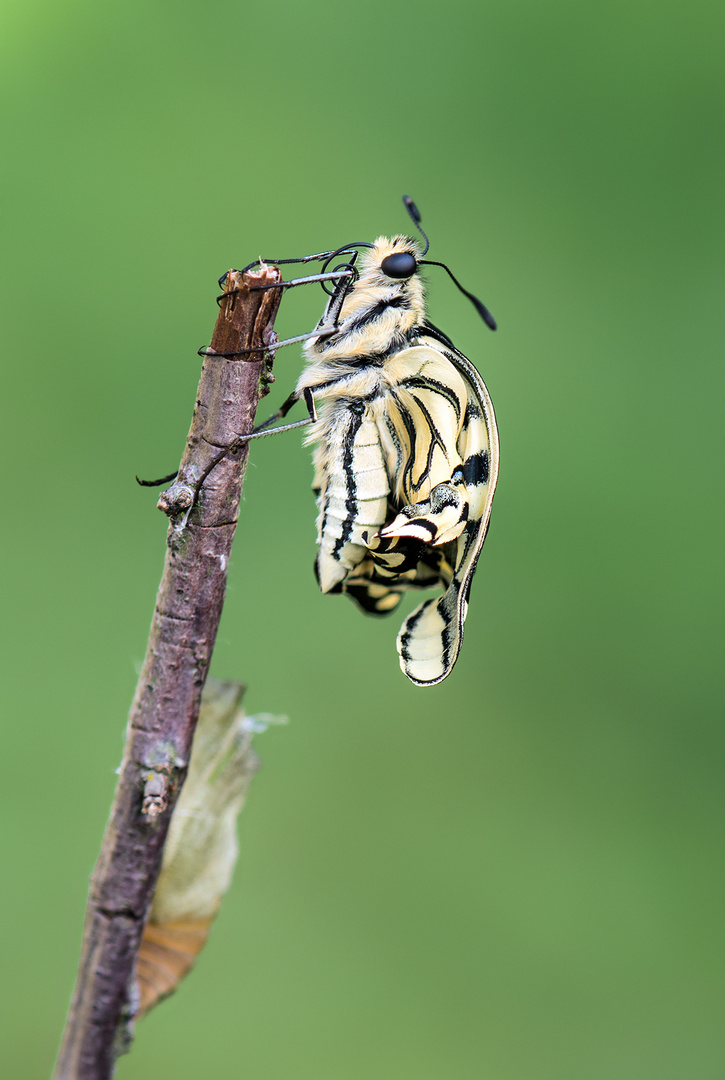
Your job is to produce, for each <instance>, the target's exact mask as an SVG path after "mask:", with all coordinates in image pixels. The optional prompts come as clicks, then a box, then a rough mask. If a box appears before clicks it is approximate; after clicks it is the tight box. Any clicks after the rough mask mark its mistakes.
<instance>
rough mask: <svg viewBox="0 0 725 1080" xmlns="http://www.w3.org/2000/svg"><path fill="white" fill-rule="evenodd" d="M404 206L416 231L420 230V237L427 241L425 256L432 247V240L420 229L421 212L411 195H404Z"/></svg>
mask: <svg viewBox="0 0 725 1080" xmlns="http://www.w3.org/2000/svg"><path fill="white" fill-rule="evenodd" d="M403 206H404V207H405V209H406V210H407V211H408V213H409V214H410V216H411V218H412V219H413V223H414V225H415V227H416V229H417V230H418V232H419V233H420V235H421V236H422V237H423V239H424V240H425V249H424V251H423V254H424V255H425V253H426V251H427V250H428V248H429V247H430V240H429V239H428V237H427V236H426V235H425V233H424V232H423V230H422V229H421V227H420V210H419V209H418V207H417V206H416V205H415V203H414V202H413V200H412V199H411V197H410V195H404V196H403Z"/></svg>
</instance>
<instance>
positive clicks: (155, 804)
mask: <svg viewBox="0 0 725 1080" xmlns="http://www.w3.org/2000/svg"><path fill="white" fill-rule="evenodd" d="M279 280H280V278H279V271H278V270H277V269H276V267H263V268H261V269H260V270H259V271H258V272H256V273H246V274H244V275H242V274H240V273H238V272H236V271H230V273H229V274H228V275H227V279H226V283H225V296H224V297H223V299H222V300H221V304H220V310H219V316H218V319H217V324H216V328H215V331H214V335H213V337H212V341H211V349H213V350H214V351H215V352H216V353H233V352H239V351H241V350H243V349H251V348H253V347H255V346H256V347H259V346H261V345H272V344H273V343H274V340H276V339H275V338H274V335H273V330H272V327H273V324H274V317H275V315H276V312H277V308H278V306H279V301H280V296H281V292H282V290H280V289H266V290H261V291H251V289H250V286H253V285H260V284H270V283H272V282H276V281H279ZM227 294H228V295H227ZM165 302H166V301H165ZM265 364H266V359H265V356H264V353H263V352H253V353H251V354H250V357H249V359H248V360H247V359H244V360H229V359H223V358H220V357H218V356H210V355H209V356H207V357H206V358H205V360H204V364H203V367H202V373H201V379H200V382H199V389H198V395H197V403H196V408H195V410H194V417H193V420H192V424H191V430H190V432H189V436H188V440H187V444H186V450H185V453H184V456H183V458H182V462H181V466H180V469H179V474H178V477H177V479H176V480H175V481H174V483H173V484H172V485H171V487H170V488H169V489H168V491H166V492H164V493H163V495H162V496H161V498H160V500H159V507H160V509H163V510H164V512H165V513H167V514H168V515H169V517H170V518H171V523H170V526H169V533H168V546H167V553H166V562H165V566H164V572H163V576H162V579H161V585H160V586H159V592H158V596H157V600H156V608H155V611H154V616H153V621H152V624H151V632H150V636H149V642H148V649H147V652H146V658H145V661H144V665H143V668H142V671H141V675H140V677H139V681H138V686H137V689H136V695H135V698H134V701H133V704H132V707H131V713H130V717H129V725H128V732H127V737H126V745H125V750H124V755H123V761H122V764H121V769H120V775H119V780H118V785H117V788H116V795H115V799H114V803H113V807H112V810H111V816H110V820H109V823H108V826H107V828H106V833H105V836H104V839H103V845H102V848H101V854H100V856H99V859H98V863H97V864H96V868H95V871H94V873H93V877H92V879H91V888H90V896H89V900H88V908H87V912H86V921H85V927H84V933H83V944H82V950H81V960H80V966H79V972H78V979H77V983H76V988H75V992H74V995H73V1000H72V1003H71V1007H70V1012H69V1015H68V1020H67V1024H66V1029H65V1033H64V1037H63V1042H62V1045H61V1050H60V1055H59V1058H58V1063H57V1066H56V1071H55V1080H107V1078H108V1077H110V1076H111V1075H112V1073H113V1068H114V1063H115V1060H116V1057H117V1056H118V1054H119V1053H122V1052H123V1051H124V1050H126V1049H127V1048H128V1045H129V1043H130V1039H131V1022H132V1020H133V1016H134V1013H135V1008H136V1002H134V1000H133V997H134V992H133V983H134V979H133V975H134V963H135V959H136V954H137V951H138V946H139V941H140V938H141V934H142V932H143V928H144V923H145V920H146V917H147V915H148V911H149V906H150V904H151V899H152V896H153V891H154V887H155V885H156V879H157V877H158V873H159V869H160V866H161V857H162V854H163V847H164V842H165V839H166V834H167V830H168V827H169V822H170V819H171V814H172V811H173V808H174V804H175V802H176V799H177V796H178V794H179V791H180V789H181V786H182V784H183V783H184V779H185V777H186V771H187V768H188V763H189V756H190V752H191V744H192V739H193V735H194V730H195V726H196V721H197V718H198V715H199V704H200V699H201V692H202V689H203V686H204V682H205V680H206V676H207V672H208V669H209V663H210V660H211V654H212V650H213V648H214V642H215V639H216V633H217V628H218V625H219V619H220V616H221V610H222V604H223V600H224V590H225V587H226V576H227V566H228V562H229V553H230V550H231V545H232V539H233V537H234V531H235V528H236V522H237V513H238V509H239V501H240V497H241V489H242V482H243V479H244V471H245V467H246V462H247V457H248V447H247V445H242V446H240V447H238V448H237V449H236V450H235V451H234V452H230V453H224V452H223V451H224V449H225V448H226V447H228V446H230V445H231V444H234V441H235V439H238V437H239V436H240V435H245V434H248V433H249V432H250V431H251V430H252V426H253V421H254V414H255V411H256V407H257V402H258V399H259V397H260V384H261V383H262V382H263V378H262V377H263V375H264V374H265Z"/></svg>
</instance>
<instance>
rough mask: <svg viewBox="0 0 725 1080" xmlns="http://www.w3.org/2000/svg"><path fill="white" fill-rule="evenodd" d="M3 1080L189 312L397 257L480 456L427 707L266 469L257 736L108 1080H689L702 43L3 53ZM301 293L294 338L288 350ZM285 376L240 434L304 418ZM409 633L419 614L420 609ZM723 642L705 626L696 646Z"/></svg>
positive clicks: (151, 517)
mask: <svg viewBox="0 0 725 1080" xmlns="http://www.w3.org/2000/svg"><path fill="white" fill-rule="evenodd" d="M2 21H3V23H4V24H5V28H4V29H3V30H2V33H1V41H2V44H1V45H0V54H1V56H2V64H1V65H0V82H1V84H2V87H3V91H2V100H3V112H4V116H3V127H4V132H5V134H4V138H3V143H4V150H5V152H4V154H3V157H4V164H3V185H4V188H5V192H4V194H5V197H4V200H3V202H4V222H3V228H2V233H3V245H2V246H3V249H4V257H3V273H4V280H3V283H2V291H1V294H0V299H1V302H2V305H3V323H2V342H3V348H4V353H5V358H6V365H7V366H6V374H5V375H4V387H5V396H4V406H3V423H2V435H3V440H4V442H5V450H4V452H3V463H4V464H3V471H4V514H3V519H4V520H3V532H4V540H3V543H4V548H5V553H4V555H3V569H4V575H5V580H4V584H3V595H4V598H5V604H4V605H3V606H4V609H5V615H4V617H3V620H2V623H3V633H4V635H5V637H6V640H5V643H4V645H3V649H2V659H3V664H4V668H5V675H4V686H5V688H4V690H3V703H4V705H5V708H4V710H3V711H4V712H5V717H4V724H3V734H2V744H1V746H0V799H1V800H2V816H1V819H0V820H2V852H3V856H2V858H3V873H2V881H3V886H2V895H1V899H0V904H1V905H2V926H3V940H4V944H3V948H2V952H3V961H2V982H3V987H2V1000H3V1008H2V1013H1V1015H0V1024H2V1026H3V1027H4V1028H6V1030H5V1031H3V1033H2V1038H1V1039H0V1044H1V1045H2V1056H3V1058H4V1060H3V1063H2V1072H3V1075H5V1076H8V1077H13V1078H15V1077H18V1078H22V1080H25V1078H26V1077H27V1078H35V1077H43V1076H46V1075H47V1074H48V1072H49V1070H50V1068H51V1064H52V1061H53V1058H54V1055H55V1051H56V1046H57V1042H58V1039H59V1037H60V1031H61V1028H62V1023H63V1019H64V1014H65V1010H66V1006H67V1001H68V998H69V996H70V993H71V989H72V984H73V978H74V973H75V965H76V962H77V957H78V950H79V940H80V934H81V925H82V917H83V909H84V903H85V896H86V889H87V878H88V875H89V873H90V871H91V868H92V866H93V863H94V860H95V857H96V854H97V850H98V845H99V841H100V837H101V834H102V829H103V825H104V822H105V818H106V814H107V810H108V806H109V804H110V800H111V796H112V792H113V786H114V780H115V777H114V769H115V767H116V766H117V764H118V761H119V760H120V754H121V747H122V738H123V728H124V723H125V716H126V713H127V710H128V706H129V703H130V700H131V696H132V693H133V689H134V684H135V678H136V672H137V670H138V666H139V664H140V661H141V659H142V657H143V652H144V647H145V641H146V634H147V629H148V623H149V620H150V616H151V611H152V608H153V601H154V595H155V590H156V586H157V583H158V578H159V574H160V570H161V565H162V560H163V550H164V538H165V519H164V518H163V517H162V516H161V515H160V514H159V513H158V512H157V511H156V510H155V498H156V496H155V494H154V493H153V492H148V491H142V490H141V489H139V488H137V486H136V485H135V482H134V479H133V477H134V473H137V472H138V473H140V474H141V475H147V476H149V475H150V476H155V475H159V474H162V473H164V472H166V471H169V470H171V469H173V467H174V466H175V464H176V462H177V461H178V458H179V454H180V452H181V449H182V447H183V442H184V437H185V435H186V431H187V428H188V423H189V418H190V414H191V408H192V405H193V400H194V391H195V387H196V381H197V377H198V368H199V360H198V357H196V355H195V351H196V349H197V348H198V347H199V346H200V345H202V344H205V343H206V342H207V341H208V340H209V336H210V333H211V329H212V326H213V321H214V318H215V313H216V306H215V303H214V296H215V295H216V291H217V288H216V278H217V277H218V276H219V274H220V273H222V272H223V271H225V270H226V269H227V268H228V267H229V266H231V265H234V266H241V265H243V264H245V263H246V262H249V261H250V260H251V259H253V258H255V257H256V256H258V255H260V254H262V255H266V256H275V257H281V256H284V255H301V254H304V253H307V252H309V251H317V250H320V249H321V248H324V247H334V246H337V245H339V244H342V243H344V242H346V241H350V240H353V239H361V240H362V239H367V240H370V239H373V238H374V237H375V236H377V235H379V234H380V233H388V234H390V233H392V232H396V231H407V230H408V229H409V222H408V221H407V218H406V216H405V213H404V210H403V207H402V205H401V203H400V196H401V194H402V193H403V192H408V193H409V194H411V195H412V196H413V197H414V198H415V200H416V202H417V203H418V205H419V206H420V208H421V211H422V214H423V222H424V226H425V227H426V229H427V230H428V232H429V235H430V237H431V253H430V254H431V258H435V259H440V260H443V261H446V262H448V263H449V265H450V266H451V267H452V269H453V271H454V273H455V274H456V275H457V276H458V277H459V278H460V279H461V281H462V282H463V283H464V284H465V285H466V287H467V288H469V289H470V290H472V291H473V292H475V293H477V294H479V295H480V296H481V297H482V298H483V299H484V300H485V302H486V303H487V304H488V305H489V306H490V307H491V309H492V310H493V312H494V313H495V315H496V317H497V319H498V320H499V324H500V330H499V332H498V334H496V335H492V334H490V333H489V332H488V331H487V330H486V328H485V327H484V326H483V324H482V323H481V322H480V320H479V319H478V317H477V315H476V313H475V311H474V310H473V308H472V307H471V306H470V305H469V304H468V303H467V301H466V300H465V298H464V297H462V296H461V295H460V294H459V293H458V292H457V291H456V290H455V289H454V288H453V286H452V285H451V284H450V283H449V282H448V280H447V279H446V277H445V275H444V273H443V272H442V271H438V270H431V272H430V275H429V284H430V290H429V292H430V301H429V308H430V315H431V318H432V319H433V321H434V322H436V323H437V324H438V325H440V326H441V328H442V329H443V330H445V331H446V332H447V333H449V334H450V335H451V336H452V337H453V338H454V339H455V342H456V344H457V345H458V347H459V348H460V349H461V350H462V351H463V352H465V353H466V354H467V355H469V356H470V357H471V358H472V359H473V360H474V362H475V363H476V364H477V365H478V367H479V368H480V370H481V372H482V374H483V376H484V378H485V379H486V381H487V383H488V387H489V390H490V391H491V394H492V397H493V400H494V403H495V406H496V410H497V415H498V421H499V426H500V430H501V443H502V464H501V480H500V485H499V491H498V494H497V496H496V501H495V504H494V511H493V521H492V527H491V532H490V535H489V539H488V541H487V544H486V548H485V550H484V553H483V556H482V559H481V562H480V564H479V570H478V573H477V576H476V580H475V582H474V587H473V593H472V602H471V609H470V616H469V620H468V626H467V630H466V640H465V643H464V647H463V651H462V655H461V659H460V661H459V663H458V665H457V667H456V669H455V671H454V673H453V675H452V676H451V677H450V679H448V681H446V682H445V683H443V684H442V685H440V686H437V687H434V688H431V689H419V688H416V687H413V686H412V685H410V684H408V683H407V681H406V680H405V678H404V677H403V675H402V674H401V672H400V670H399V668H398V660H397V655H396V652H395V635H396V632H397V629H398V626H399V623H400V619H399V617H398V616H393V618H392V619H391V620H390V621H384V622H377V621H374V620H371V619H366V618H364V617H363V616H361V615H360V614H359V613H358V611H357V610H356V609H355V608H354V607H353V605H352V604H350V603H348V602H346V601H345V600H344V599H342V598H336V597H323V596H321V595H320V594H319V592H318V591H317V587H316V585H315V582H314V579H313V577H312V572H311V564H312V561H313V557H314V537H315V532H314V520H315V508H314V502H313V497H312V495H311V493H310V484H311V478H312V470H311V464H310V455H309V451H307V450H303V449H301V438H300V436H299V435H298V434H297V433H293V434H291V435H288V436H285V437H280V438H278V439H272V440H269V441H267V442H265V443H260V444H258V445H257V446H255V447H254V450H253V453H252V460H251V465H250V469H249V472H248V478H247V483H246V487H245V493H244V499H245V501H244V504H243V513H242V517H241V521H240V527H239V530H238V533H237V539H236V543H235V548H234V553H233V561H232V567H231V576H230V583H229V589H228V595H227V603H226V608H225V612H224V618H223V622H222V626H221V630H220V635H219V641H218V646H217V649H216V653H215V657H214V662H213V668H212V670H213V673H214V674H216V675H217V676H220V677H227V678H241V679H243V680H245V681H247V682H248V684H249V692H248V697H247V704H248V707H249V709H250V711H269V712H274V713H283V714H286V715H287V716H288V717H289V718H290V723H289V725H288V726H287V727H284V728H275V729H273V730H272V731H270V732H269V733H267V734H265V735H264V736H261V737H260V738H259V739H258V740H257V748H258V750H259V752H260V754H261V755H262V757H263V760H264V768H263V770H262V772H261V774H260V775H259V776H258V777H257V779H256V780H255V782H254V784H253V788H252V792H251V796H250V800H249V803H248V805H247V808H246V810H245V811H244V814H243V815H242V821H241V826H240V835H241V841H242V854H241V858H240V862H239V866H238V870H237V875H236V880H235V883H234V886H233V889H232V890H231V892H230V893H229V895H228V897H227V899H226V902H225V905H224V910H223V912H222V914H221V916H220V919H219V921H218V923H217V925H216V927H215V929H214V931H213V934H212V937H211V940H210V944H209V946H208V949H207V951H206V953H205V954H204V955H203V957H202V958H201V960H200V962H199V964H198V967H197V969H196V971H195V972H194V974H193V975H192V976H191V977H190V978H189V979H188V980H187V982H186V983H185V984H184V986H183V989H182V991H181V992H180V993H179V994H177V996H176V997H175V998H174V999H172V1000H171V1001H169V1002H167V1003H166V1004H164V1005H163V1006H161V1007H160V1008H159V1009H158V1011H157V1012H155V1013H154V1014H152V1015H151V1016H150V1017H149V1018H148V1019H147V1020H145V1021H144V1022H143V1023H142V1024H141V1025H140V1026H139V1030H138V1037H137V1040H136V1044H135V1046H134V1049H133V1051H132V1054H131V1055H130V1056H129V1057H127V1058H125V1059H123V1060H122V1061H121V1063H120V1064H119V1068H118V1077H119V1078H121V1080H131V1078H134V1080H146V1078H151V1077H154V1078H158V1077H159V1076H163V1077H172V1076H173V1077H174V1078H175V1080H187V1078H189V1080H191V1078H194V1080H197V1078H200V1077H214V1078H215V1080H217V1078H218V1080H226V1078H237V1077H254V1078H255V1080H282V1078H287V1077H295V1078H296V1080H306V1078H315V1080H328V1078H329V1080H339V1078H342V1077H344V1078H345V1080H363V1078H365V1080H368V1078H371V1077H376V1078H380V1080H388V1078H390V1080H394V1078H395V1080H399V1078H401V1077H406V1078H407V1077H415V1078H416V1080H434V1078H436V1080H438V1078H443V1077H445V1078H448V1077H456V1078H457V1080H468V1078H477V1080H630V1078H631V1080H713V1078H717V1077H722V1076H723V1075H725V1046H724V1045H723V1043H724V1040H723V1038H722V990H723V985H722V960H723V948H722V945H723V940H722V939H723V920H722V911H721V904H722V887H723V872H722V820H723V818H722V810H723V807H722V802H723V796H722V790H723V776H722V772H723V770H722V741H723V740H722V734H721V718H722V704H721V699H720V697H719V695H720V690H721V679H720V675H721V672H720V669H719V662H720V641H719V636H720V631H721V628H722V623H721V609H720V605H719V604H718V600H719V599H720V595H719V594H721V589H720V587H721V584H722V579H721V577H720V568H721V540H722V524H723V523H722V513H721V507H722V484H721V478H722V464H721V447H722V442H723V424H722V410H721V402H722V382H721V367H720V365H718V368H717V369H716V362H717V361H718V360H719V353H720V341H721V338H722V321H723V311H722V294H723V285H724V284H725V280H724V279H725V275H724V274H723V263H722V241H723V217H724V215H723V190H724V187H725V175H724V170H723V158H724V156H725V152H724V150H723V140H722V130H723V119H724V117H723V97H724V95H723V78H722V69H723V46H724V35H723V30H724V29H725V26H724V24H725V13H724V11H723V8H722V7H720V5H717V4H715V3H713V2H712V0H694V2H691V3H689V4H681V3H672V2H663V0H659V2H658V3H654V2H647V0H635V2H634V4H632V3H629V2H628V3H623V2H614V3H610V4H608V5H601V4H594V3H588V4H582V3H581V2H578V3H575V2H573V0H568V2H567V0H549V2H548V3H541V2H540V3H536V2H533V0H529V2H526V0H506V2H503V0H495V2H492V3H485V4H477V3H473V2H467V0H451V2H449V3H446V4H435V3H432V2H430V0H424V2H421V3H419V4H415V5H413V4H407V3H399V4H394V3H389V2H388V3H382V2H380V0H372V2H370V3H368V4H365V5H360V6H358V5H342V4H339V3H332V2H323V0H311V2H307V3H293V2H291V0H282V2H279V3H276V4H266V5H265V4H263V3H256V4H251V3H249V4H243V3H239V2H237V3H229V2H226V0H221V2H217V3H215V4H200V3H189V2H188V0H186V2H184V0H181V2H177V3H173V4H172V3H165V2H158V0H151V2H149V0H144V2H143V3H141V2H139V0H130V2H127V3H124V4H122V5H110V4H109V5H106V4H103V5H102V4H98V3H89V2H87V0H86V2H82V0H80V2H79V0H66V2H65V3H63V4H60V3H58V2H54V3H49V2H47V0H23V2H22V3H20V0H13V2H11V3H6V4H5V5H4V13H3V15H2ZM323 300H324V297H323V294H322V292H321V290H320V289H319V287H318V286H311V287H309V288H308V289H307V290H296V291H295V292H294V293H292V294H290V295H289V296H288V297H287V298H286V299H285V301H284V303H283V306H282V312H281V314H280V317H279V320H278V330H279V331H280V333H281V334H283V335H285V336H286V335H290V334H294V333H300V332H303V331H304V330H306V329H308V328H310V327H311V326H312V325H313V324H314V322H315V320H316V319H317V317H318V315H319V312H320V310H321V305H322V303H323ZM300 365H301V361H300V358H299V353H298V351H297V349H296V348H291V349H288V350H284V351H283V352H281V353H280V354H279V356H278V359H277V363H276V373H277V386H276V387H275V392H274V396H273V397H272V398H270V399H268V401H267V402H265V403H264V405H263V409H264V412H265V414H266V413H267V412H268V411H271V407H273V406H274V405H275V404H276V403H277V402H278V401H281V399H282V397H283V396H285V395H286V394H287V393H288V392H289V390H290V389H291V388H292V387H293V385H294V383H295V380H296V378H297V375H298V373H299V370H300ZM410 606H412V605H410V604H409V605H408V608H409V607H410ZM719 616H720V617H719Z"/></svg>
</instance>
